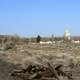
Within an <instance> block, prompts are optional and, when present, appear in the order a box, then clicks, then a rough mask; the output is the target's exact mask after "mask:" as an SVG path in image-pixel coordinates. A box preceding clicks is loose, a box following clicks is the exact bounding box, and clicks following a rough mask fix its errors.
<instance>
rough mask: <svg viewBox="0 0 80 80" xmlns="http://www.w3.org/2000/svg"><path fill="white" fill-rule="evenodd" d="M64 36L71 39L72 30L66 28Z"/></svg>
mask: <svg viewBox="0 0 80 80" xmlns="http://www.w3.org/2000/svg"><path fill="white" fill-rule="evenodd" d="M64 38H65V39H68V40H70V39H71V35H70V32H69V31H68V30H67V29H66V30H65V32H64Z"/></svg>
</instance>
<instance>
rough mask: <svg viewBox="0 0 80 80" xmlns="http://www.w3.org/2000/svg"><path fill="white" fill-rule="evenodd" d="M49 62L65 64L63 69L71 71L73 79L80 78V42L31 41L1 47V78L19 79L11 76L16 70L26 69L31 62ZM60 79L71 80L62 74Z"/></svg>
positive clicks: (40, 63)
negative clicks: (48, 42)
mask: <svg viewBox="0 0 80 80" xmlns="http://www.w3.org/2000/svg"><path fill="white" fill-rule="evenodd" d="M47 62H49V63H50V64H52V65H53V66H54V67H55V66H57V65H60V64H61V65H63V66H62V70H63V71H64V72H67V73H68V74H69V73H70V74H71V77H72V80H80V44H71V43H59V44H57V43H56V44H38V43H30V44H21V45H15V48H12V49H5V48H4V47H0V80H18V79H15V78H14V77H12V76H11V73H12V72H13V71H14V70H17V69H25V68H26V67H27V66H28V65H30V64H38V65H46V64H47ZM59 79H60V80H71V79H68V78H67V77H63V76H62V75H60V76H59ZM19 80H23V79H19ZM26 80H28V79H26ZM29 80H30V79H29ZM31 80H33V79H31ZM35 80H39V79H35ZM46 80H57V79H46Z"/></svg>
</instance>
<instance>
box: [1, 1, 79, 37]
mask: <svg viewBox="0 0 80 80" xmlns="http://www.w3.org/2000/svg"><path fill="white" fill-rule="evenodd" d="M65 29H68V30H69V31H70V33H71V35H80V0H0V34H4V35H6V34H7V35H14V34H18V35H21V36H26V37H27V36H28V37H29V36H37V35H38V34H39V35H41V36H50V35H52V34H54V35H55V36H61V35H63V33H64V30H65Z"/></svg>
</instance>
